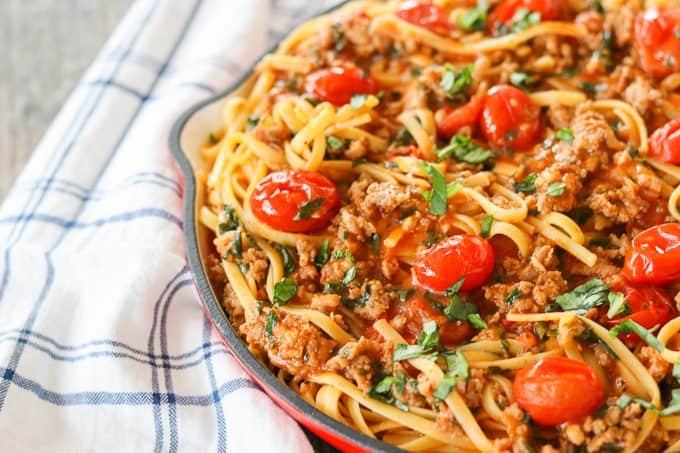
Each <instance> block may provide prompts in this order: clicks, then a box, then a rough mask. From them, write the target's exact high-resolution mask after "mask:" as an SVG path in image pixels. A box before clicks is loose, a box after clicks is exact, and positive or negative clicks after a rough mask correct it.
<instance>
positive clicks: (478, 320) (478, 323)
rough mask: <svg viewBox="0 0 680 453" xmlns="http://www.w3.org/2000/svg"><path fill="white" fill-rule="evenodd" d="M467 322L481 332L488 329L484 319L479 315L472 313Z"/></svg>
mask: <svg viewBox="0 0 680 453" xmlns="http://www.w3.org/2000/svg"><path fill="white" fill-rule="evenodd" d="M467 321H468V322H469V323H470V325H471V326H472V327H474V328H475V329H478V330H481V329H486V323H485V322H484V320H483V319H482V317H481V316H480V314H479V313H472V314H469V315H468V317H467Z"/></svg>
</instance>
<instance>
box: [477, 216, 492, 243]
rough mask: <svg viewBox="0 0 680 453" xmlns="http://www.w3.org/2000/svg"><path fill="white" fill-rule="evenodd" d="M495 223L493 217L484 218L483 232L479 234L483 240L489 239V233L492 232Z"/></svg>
mask: <svg viewBox="0 0 680 453" xmlns="http://www.w3.org/2000/svg"><path fill="white" fill-rule="evenodd" d="M492 223H493V216H492V215H488V216H486V217H484V220H482V230H481V231H480V232H479V235H480V236H481V237H483V238H488V237H489V233H490V232H491V224H492Z"/></svg>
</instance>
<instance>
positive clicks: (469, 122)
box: [437, 96, 484, 138]
mask: <svg viewBox="0 0 680 453" xmlns="http://www.w3.org/2000/svg"><path fill="white" fill-rule="evenodd" d="M483 105H484V98H483V97H482V96H473V97H472V98H471V99H470V100H469V101H468V102H467V104H465V105H462V106H460V107H458V108H455V109H451V108H446V109H445V111H444V116H443V117H442V119H441V121H440V122H439V123H438V124H437V132H438V133H439V135H440V136H441V137H444V138H451V137H453V135H454V134H455V133H456V132H458V130H460V129H461V128H463V127H465V126H474V125H475V124H477V122H478V121H479V117H480V115H481V113H482V107H483Z"/></svg>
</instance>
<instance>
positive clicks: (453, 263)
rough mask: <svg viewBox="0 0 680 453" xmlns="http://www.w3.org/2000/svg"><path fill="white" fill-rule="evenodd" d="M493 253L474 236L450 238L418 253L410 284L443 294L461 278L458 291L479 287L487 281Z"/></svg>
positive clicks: (488, 245)
mask: <svg viewBox="0 0 680 453" xmlns="http://www.w3.org/2000/svg"><path fill="white" fill-rule="evenodd" d="M494 260H495V255H494V250H493V247H491V244H489V241H487V240H486V239H484V238H482V237H479V236H476V235H474V234H461V235H456V236H451V237H450V238H448V239H446V240H445V241H442V242H440V243H439V244H437V245H435V246H434V247H430V248H429V249H427V250H424V251H423V252H421V253H419V254H418V255H417V256H416V259H415V262H414V263H413V268H412V274H413V275H412V278H413V283H414V284H415V285H418V286H420V287H422V288H425V289H427V290H429V291H432V292H444V291H445V290H446V289H447V288H449V287H451V286H452V285H453V284H454V283H456V282H457V281H458V280H460V278H461V277H465V281H464V282H463V285H462V286H461V290H462V291H470V290H473V289H476V288H479V287H480V286H482V285H483V284H484V283H486V281H487V280H488V279H489V277H491V273H492V272H493V266H494Z"/></svg>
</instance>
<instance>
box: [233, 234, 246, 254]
mask: <svg viewBox="0 0 680 453" xmlns="http://www.w3.org/2000/svg"><path fill="white" fill-rule="evenodd" d="M231 249H232V252H233V253H234V255H236V256H237V257H238V258H243V242H242V240H241V232H240V231H239V230H236V231H234V240H233V241H232V243H231Z"/></svg>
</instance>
